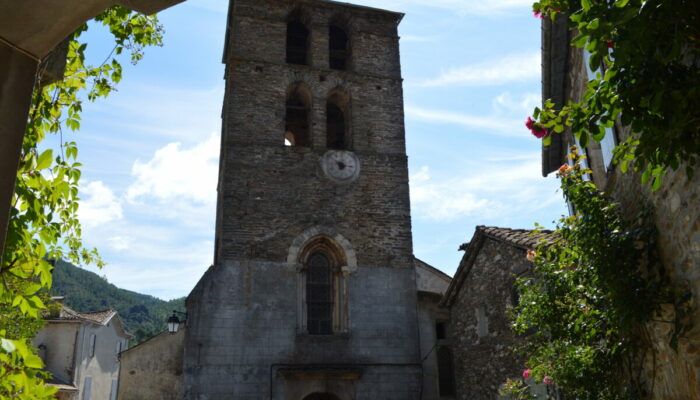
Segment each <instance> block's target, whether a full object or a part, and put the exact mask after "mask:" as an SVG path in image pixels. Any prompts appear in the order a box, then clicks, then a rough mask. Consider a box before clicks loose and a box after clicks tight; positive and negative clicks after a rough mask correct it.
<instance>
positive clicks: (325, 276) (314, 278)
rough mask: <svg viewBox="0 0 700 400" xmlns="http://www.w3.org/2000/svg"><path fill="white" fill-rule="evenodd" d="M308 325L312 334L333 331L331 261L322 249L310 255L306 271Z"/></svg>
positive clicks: (323, 333) (330, 332) (326, 333)
mask: <svg viewBox="0 0 700 400" xmlns="http://www.w3.org/2000/svg"><path fill="white" fill-rule="evenodd" d="M306 307H307V321H306V326H307V328H308V331H309V334H311V335H330V334H332V333H333V275H332V271H331V261H330V260H329V259H328V257H327V256H326V255H325V254H323V253H322V252H320V251H317V252H315V253H313V254H311V255H310V256H309V259H308V261H307V271H306Z"/></svg>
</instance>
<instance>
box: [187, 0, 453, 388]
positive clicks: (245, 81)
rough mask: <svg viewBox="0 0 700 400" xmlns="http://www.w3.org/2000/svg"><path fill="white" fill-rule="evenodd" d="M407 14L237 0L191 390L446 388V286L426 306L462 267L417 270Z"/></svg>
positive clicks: (194, 320)
mask: <svg viewBox="0 0 700 400" xmlns="http://www.w3.org/2000/svg"><path fill="white" fill-rule="evenodd" d="M402 17H403V15H402V14H400V13H396V12H390V11H385V10H378V9H373V8H368V7H361V6H354V5H350V4H345V3H336V2H331V1H323V0H309V1H294V2H292V1H288V0H267V1H260V0H231V2H230V9H229V16H228V26H227V33H226V35H227V36H226V45H225V50H224V59H223V61H224V63H225V64H226V73H225V79H226V94H225V97H224V105H223V111H222V119H223V123H222V145H221V159H220V172H219V182H218V208H217V221H216V246H215V260H214V265H213V266H212V267H211V268H210V269H209V270H208V271H207V272H206V273H205V274H204V276H203V277H202V278H201V280H200V281H199V282H198V283H197V285H196V287H195V288H194V289H193V291H192V292H191V294H190V295H189V296H188V298H187V303H186V306H187V312H188V321H187V330H186V332H185V339H184V340H185V344H184V349H185V354H184V363H183V393H184V398H186V399H207V400H210V399H224V398H226V399H250V400H253V399H255V400H258V399H293V400H297V399H298V400H323V399H326V400H328V399H334V400H351V399H353V400H355V399H356V400H370V399H372V400H376V399H384V400H390V399H395V400H410V399H420V398H423V399H427V398H439V393H438V392H439V391H438V389H437V385H438V379H437V376H436V375H437V372H436V368H437V361H436V360H435V359H434V358H435V355H434V354H431V353H430V351H431V344H430V343H427V342H426V340H430V339H429V337H431V336H430V334H428V335H426V334H424V335H423V336H421V334H420V332H421V331H423V332H431V331H432V330H433V328H434V326H433V324H434V321H435V318H433V317H431V315H432V314H431V312H432V311H430V310H432V308H431V307H432V306H435V305H436V304H437V301H438V300H439V296H435V300H431V301H432V302H433V303H435V304H432V303H430V304H428V305H424V303H425V301H422V302H421V306H420V307H422V308H421V311H420V313H421V318H419V301H418V298H419V296H418V292H419V290H421V289H420V288H419V286H421V285H422V286H423V291H424V292H431V291H433V292H436V294H438V295H439V294H441V293H442V292H444V290H445V289H446V287H447V285H448V283H449V278H448V277H446V276H441V275H440V274H441V273H439V272H438V271H433V270H431V269H430V267H426V266H424V265H422V266H421V269H420V271H419V272H420V274H421V278H420V280H421V282H419V283H417V278H416V277H417V274H418V272H417V270H416V269H417V267H416V264H415V263H416V261H415V260H414V258H413V248H412V238H411V218H410V204H409V188H408V167H407V156H406V149H405V133H404V115H403V91H402V90H403V89H402V78H401V68H400V61H399V38H398V33H397V27H398V24H399V22H400V21H401V18H402ZM443 275H444V274H443ZM424 297H425V296H424ZM433 308H436V307H433ZM419 321H423V322H422V323H423V325H425V326H422V327H421V326H420V324H421V322H419ZM432 337H433V340H434V334H433V336H432ZM421 341H422V342H421ZM423 350H425V352H427V354H423ZM426 377H429V378H428V379H429V381H426ZM426 388H427V389H426ZM424 392H429V393H430V395H427V393H424ZM426 396H427V397H426Z"/></svg>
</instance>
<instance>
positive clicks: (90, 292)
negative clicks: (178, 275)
mask: <svg viewBox="0 0 700 400" xmlns="http://www.w3.org/2000/svg"><path fill="white" fill-rule="evenodd" d="M51 294H52V295H54V296H65V300H64V301H63V303H64V304H65V305H67V306H68V307H70V308H72V309H74V310H76V311H79V312H89V311H100V310H104V309H107V308H111V309H114V310H117V312H118V313H119V317H120V318H121V319H122V321H124V323H125V325H126V330H127V331H128V332H129V333H131V334H133V335H134V338H133V339H132V344H137V343H140V342H142V341H144V340H145V339H148V338H149V337H151V336H153V335H155V334H157V333H159V332H161V331H162V330H164V329H166V321H167V319H168V317H170V315H172V312H173V310H178V311H182V310H184V308H185V298H184V297H182V298H179V299H174V300H170V301H164V300H161V299H158V298H156V297H153V296H149V295H145V294H141V293H136V292H132V291H129V290H124V289H120V288H118V287H116V286H114V285H113V284H111V283H109V282H107V281H106V280H104V278H102V277H100V276H99V275H97V274H95V273H94V272H90V271H86V270H84V269H81V268H78V267H76V266H75V265H73V264H71V263H69V262H66V261H63V260H58V261H57V262H56V264H55V267H54V269H53V287H52V288H51Z"/></svg>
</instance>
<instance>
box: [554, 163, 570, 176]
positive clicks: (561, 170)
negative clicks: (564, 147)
mask: <svg viewBox="0 0 700 400" xmlns="http://www.w3.org/2000/svg"><path fill="white" fill-rule="evenodd" d="M569 172H571V166H570V165H569V164H563V165H562V166H561V167H559V169H558V170H557V174H559V176H564V175H568V174H569Z"/></svg>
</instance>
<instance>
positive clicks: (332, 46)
mask: <svg viewBox="0 0 700 400" xmlns="http://www.w3.org/2000/svg"><path fill="white" fill-rule="evenodd" d="M328 58H329V64H330V67H331V68H332V69H339V70H345V69H347V64H348V35H347V34H346V33H345V31H344V30H343V29H341V28H339V27H338V26H336V25H331V26H330V27H329V29H328Z"/></svg>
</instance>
